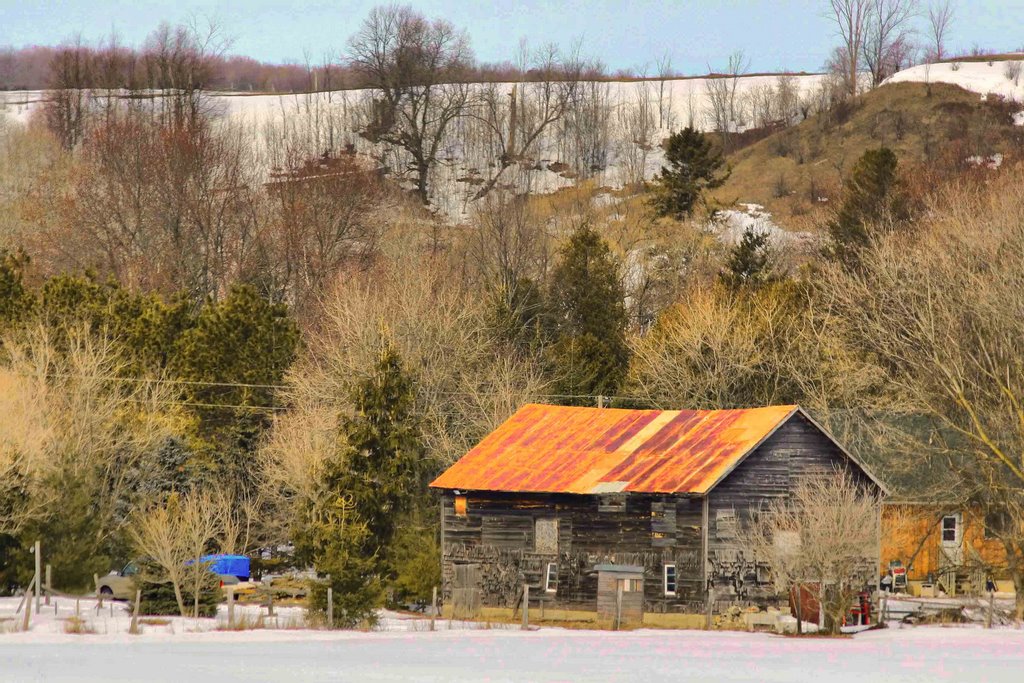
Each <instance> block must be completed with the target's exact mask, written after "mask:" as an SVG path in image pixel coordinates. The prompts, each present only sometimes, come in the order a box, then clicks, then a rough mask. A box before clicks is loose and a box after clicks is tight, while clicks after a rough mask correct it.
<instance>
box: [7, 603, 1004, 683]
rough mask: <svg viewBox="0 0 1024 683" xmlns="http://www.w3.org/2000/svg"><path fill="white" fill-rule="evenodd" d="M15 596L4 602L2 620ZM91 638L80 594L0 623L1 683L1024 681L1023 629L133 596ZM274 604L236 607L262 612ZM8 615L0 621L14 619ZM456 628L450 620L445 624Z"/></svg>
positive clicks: (94, 620)
mask: <svg viewBox="0 0 1024 683" xmlns="http://www.w3.org/2000/svg"><path fill="white" fill-rule="evenodd" d="M17 604H18V601H17V600H16V599H11V598H3V599H0V620H4V619H6V618H9V617H11V616H13V612H14V610H15V609H16V607H17ZM80 611H81V613H82V616H85V615H86V614H88V617H87V623H89V625H90V628H91V629H93V630H96V631H97V632H96V633H92V634H70V633H65V632H64V623H65V622H64V619H65V618H66V617H67V616H70V615H71V614H72V613H73V612H74V601H70V600H66V599H59V600H58V601H57V612H58V614H57V616H56V617H55V616H54V615H53V605H52V604H51V606H50V607H49V608H46V607H43V608H42V610H41V612H40V614H39V615H37V616H34V617H33V627H32V629H31V631H29V632H27V633H25V632H5V633H0V680H2V681H5V682H7V681H17V682H21V681H140V680H145V681H188V683H206V682H207V681H210V682H214V681H216V682H218V683H230V682H232V681H245V682H247V683H251V682H252V681H303V682H305V681H326V680H341V681H456V680H457V681H577V680H586V681H680V680H695V681H717V682H722V683H731V682H735V681H762V682H772V681H780V682H781V681H787V682H792V681H815V682H817V681H825V680H827V681H829V682H830V683H833V682H836V683H842V682H844V681H864V680H877V681H901V682H912V681H928V682H929V683H936V682H939V681H965V680H970V681H976V682H978V683H982V682H984V683H988V682H998V681H1020V680H1021V675H1022V672H1024V630H1021V629H1019V628H997V629H992V630H985V629H982V628H978V627H974V626H955V627H945V628H944V627H935V626H919V627H913V628H909V627H903V628H900V627H899V624H894V625H893V627H892V628H889V629H885V630H880V631H868V632H864V633H860V634H857V635H856V636H853V637H844V638H816V637H805V638H792V637H784V636H775V635H768V634H763V633H741V632H723V631H716V632H706V631H670V630H654V629H643V630H638V631H628V632H619V633H614V632H608V631H582V630H580V631H576V630H566V629H561V628H541V629H539V630H534V631H526V632H524V631H521V630H519V629H518V628H516V627H515V626H511V625H504V626H503V627H501V628H497V627H490V628H488V627H487V626H486V625H485V624H479V623H475V624H470V623H463V622H454V623H451V624H449V622H447V621H445V620H440V619H439V620H438V621H437V630H436V631H435V632H430V631H429V621H428V620H426V619H423V618H421V617H409V616H407V615H402V614H397V613H394V612H384V613H383V614H382V620H381V624H380V626H379V627H378V629H376V630H374V631H370V632H359V631H323V630H307V629H298V628H296V626H299V625H300V624H301V621H302V611H301V609H299V608H288V607H284V608H278V609H277V613H278V615H280V616H279V622H278V626H279V627H280V628H276V629H275V628H263V629H257V630H245V631H223V630H215V629H216V626H217V624H221V625H223V624H224V622H225V620H226V614H225V613H224V611H223V609H222V611H221V614H220V616H219V618H218V620H216V621H215V620H211V619H206V620H199V621H198V622H194V621H193V620H191V619H180V618H174V619H171V620H170V624H172V626H149V625H144V626H143V632H142V634H141V635H129V634H128V633H127V629H128V623H129V615H128V614H127V611H126V609H125V606H124V605H123V604H121V603H114V608H113V616H111V609H110V606H109V603H108V604H106V605H104V609H103V610H102V611H100V612H99V613H97V611H96V609H95V604H94V603H93V602H92V601H84V600H83V601H82V603H81V604H80ZM264 611H265V608H258V607H255V606H250V607H242V606H240V607H239V608H238V609H237V610H236V618H242V617H243V615H245V616H247V617H248V618H253V617H255V616H256V615H258V614H259V613H261V612H264ZM9 623H10V622H9V621H0V624H3V625H4V626H5V628H4V630H5V631H9V630H10V629H9V628H6V625H7V624H9ZM449 626H450V627H451V628H449Z"/></svg>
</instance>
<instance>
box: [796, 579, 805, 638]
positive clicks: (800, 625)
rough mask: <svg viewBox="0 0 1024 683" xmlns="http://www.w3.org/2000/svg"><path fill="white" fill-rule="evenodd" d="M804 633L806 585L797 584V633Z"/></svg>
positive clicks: (799, 634)
mask: <svg viewBox="0 0 1024 683" xmlns="http://www.w3.org/2000/svg"><path fill="white" fill-rule="evenodd" d="M803 633H804V587H803V584H800V583H798V584H797V585H796V634H797V635H798V636H801V635H803Z"/></svg>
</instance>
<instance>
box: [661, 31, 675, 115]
mask: <svg viewBox="0 0 1024 683" xmlns="http://www.w3.org/2000/svg"><path fill="white" fill-rule="evenodd" d="M657 66H658V128H661V129H665V128H671V127H672V124H673V120H672V84H671V83H669V80H670V79H671V78H672V76H673V75H674V74H673V71H672V55H671V53H669V51H668V50H665V51H664V52H663V53H662V54H661V57H659V58H658V64H657ZM666 90H667V92H666Z"/></svg>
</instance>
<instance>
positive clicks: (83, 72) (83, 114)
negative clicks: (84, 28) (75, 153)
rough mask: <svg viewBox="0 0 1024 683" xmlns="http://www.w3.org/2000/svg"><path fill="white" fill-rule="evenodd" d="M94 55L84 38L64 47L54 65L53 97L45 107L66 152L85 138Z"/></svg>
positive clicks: (53, 61) (51, 126)
mask: <svg viewBox="0 0 1024 683" xmlns="http://www.w3.org/2000/svg"><path fill="white" fill-rule="evenodd" d="M91 71H92V54H91V52H90V51H89V49H88V48H86V47H85V46H84V45H83V44H82V40H81V38H78V39H76V40H75V42H74V43H72V44H70V45H67V46H65V47H62V48H60V50H59V51H58V52H57V54H56V55H54V57H53V60H52V61H51V62H50V88H51V90H50V94H49V98H48V99H47V101H46V105H45V107H44V112H45V115H46V123H47V126H48V127H49V128H50V130H51V131H52V132H53V134H54V135H55V136H56V137H57V139H58V140H59V141H60V144H61V146H62V147H64V149H66V150H72V149H74V148H75V147H76V146H77V145H78V143H79V142H81V141H82V138H83V137H84V136H85V127H86V119H87V117H88V109H89V92H90V91H89V86H90V85H91V80H92V73H91Z"/></svg>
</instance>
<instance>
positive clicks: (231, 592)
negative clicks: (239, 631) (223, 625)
mask: <svg viewBox="0 0 1024 683" xmlns="http://www.w3.org/2000/svg"><path fill="white" fill-rule="evenodd" d="M225 588H227V589H228V628H229V629H233V628H234V627H235V587H234V586H225Z"/></svg>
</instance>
